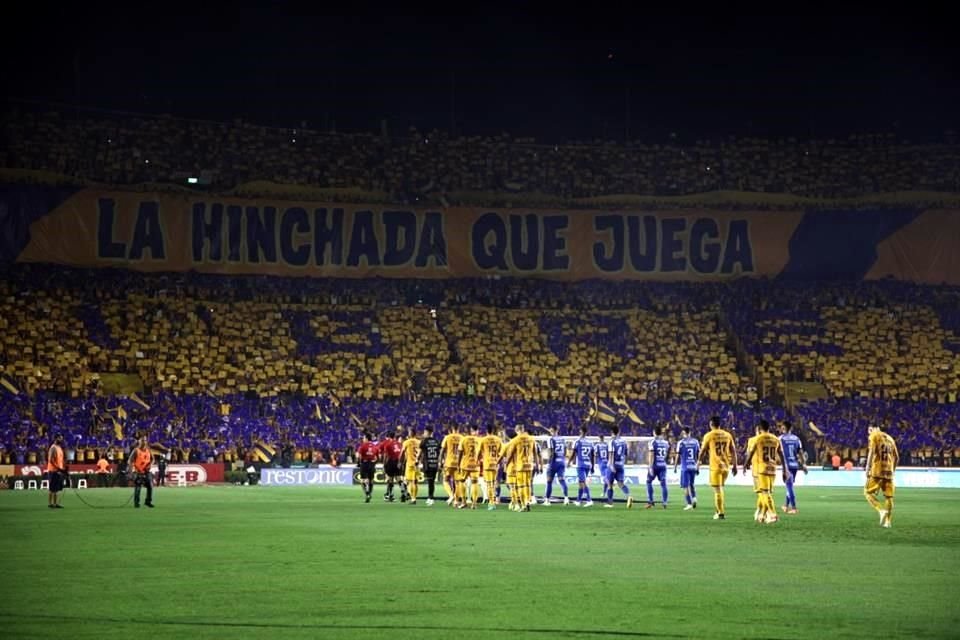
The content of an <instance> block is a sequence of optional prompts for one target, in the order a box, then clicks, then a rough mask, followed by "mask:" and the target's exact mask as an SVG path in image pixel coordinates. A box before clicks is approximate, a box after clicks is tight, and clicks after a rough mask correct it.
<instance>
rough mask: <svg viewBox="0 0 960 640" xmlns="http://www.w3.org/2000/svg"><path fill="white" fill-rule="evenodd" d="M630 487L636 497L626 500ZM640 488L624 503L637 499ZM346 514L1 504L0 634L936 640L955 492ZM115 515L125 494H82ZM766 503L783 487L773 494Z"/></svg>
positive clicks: (302, 503)
mask: <svg viewBox="0 0 960 640" xmlns="http://www.w3.org/2000/svg"><path fill="white" fill-rule="evenodd" d="M640 489H641V490H642V488H640ZM634 492H635V495H637V493H638V492H637V489H636V488H635V489H634ZM382 493H383V488H382V487H378V488H377V490H376V492H375V494H374V495H375V497H374V501H373V502H372V503H370V504H364V503H363V501H362V498H361V492H360V489H359V488H358V487H353V488H347V487H337V488H265V487H234V486H220V487H212V486H211V487H195V488H162V489H160V490H158V491H157V493H156V496H155V500H156V503H157V505H158V507H157V508H156V509H154V510H147V509H144V508H141V509H139V510H135V509H133V506H132V505H129V506H128V507H126V508H123V509H120V508H106V509H92V508H89V507H87V506H85V505H84V504H82V503H81V502H80V501H79V500H78V498H77V496H76V495H75V494H74V493H73V491H71V490H68V491H67V492H66V493H65V495H64V501H63V502H64V505H65V506H66V508H65V509H63V510H59V511H54V510H50V509H47V508H46V506H45V503H46V496H45V494H44V493H41V492H38V491H16V492H15V491H4V492H0V522H2V531H3V533H4V534H5V538H6V540H5V544H4V546H3V551H2V556H0V558H2V560H0V580H2V584H3V585H4V587H5V588H4V593H3V597H2V601H0V637H2V638H5V639H6V638H9V639H10V640H16V639H20V638H44V640H49V639H50V638H51V637H54V638H78V639H81V638H90V639H96V640H102V639H103V638H114V637H139V638H151V639H152V638H226V637H232V638H271V639H275V638H323V639H328V638H389V639H391V640H392V639H395V638H420V639H427V640H429V639H434V638H436V639H441V638H443V639H446V638H451V639H454V640H467V639H473V638H490V637H509V638H512V639H515V638H549V637H551V636H556V637H623V638H631V637H653V638H658V637H665V638H678V637H682V638H688V637H695V638H712V637H722V638H791V639H793V638H865V637H877V638H879V637H883V638H888V637H901V638H946V637H958V635H960V606H958V604H957V602H958V594H960V491H950V490H934V489H915V490H900V491H899V492H898V494H897V507H896V513H895V516H894V522H893V528H892V529H888V530H887V529H881V528H880V526H879V520H878V518H877V516H876V515H875V514H874V512H873V511H872V510H871V509H870V508H869V506H868V505H867V504H866V502H865V501H864V500H863V497H862V495H861V493H860V492H859V491H857V490H851V489H822V488H809V487H808V488H802V489H800V490H799V492H798V502H799V506H800V514H799V515H796V516H784V517H782V518H781V522H780V523H778V524H776V525H769V526H763V525H757V524H755V523H754V522H753V520H752V515H753V509H754V503H753V495H752V493H751V492H749V491H748V490H746V489H742V488H734V489H731V490H729V492H728V520H726V521H724V522H717V521H714V520H712V518H711V516H712V497H711V496H710V494H709V493H706V492H701V494H700V495H701V505H700V508H698V509H697V510H696V511H692V512H683V511H682V510H681V507H682V504H681V502H680V500H678V498H679V496H680V493H679V490H675V492H674V493H673V496H674V498H673V499H674V503H673V504H671V506H670V509H668V510H666V511H664V510H661V509H655V510H651V511H646V510H644V509H643V508H642V507H643V504H642V503H641V504H640V505H639V507H640V508H637V507H634V509H633V510H629V511H628V510H626V509H625V508H624V505H623V504H622V503H621V504H619V505H618V506H617V508H616V509H612V510H611V509H602V508H599V505H597V506H594V507H593V508H592V509H583V508H576V507H572V506H570V507H564V506H561V505H554V506H551V507H549V508H544V507H534V510H533V511H532V512H530V513H512V512H510V511H508V510H506V509H505V508H501V509H499V510H498V511H496V512H492V513H490V512H487V511H485V510H477V511H457V510H453V509H450V508H449V507H446V506H445V505H444V504H442V503H438V504H436V505H434V506H433V507H426V506H425V505H424V504H423V501H422V500H421V501H420V502H419V503H418V504H417V505H416V506H411V505H406V504H401V503H399V502H396V503H393V504H385V503H384V502H383V501H382V499H381V496H382ZM82 495H83V496H84V497H85V498H86V499H87V500H88V501H90V502H92V503H96V504H98V505H104V506H115V505H119V504H122V503H123V502H124V500H126V499H127V497H128V496H129V493H128V490H121V489H109V490H87V491H86V492H84V493H83V494H82ZM778 499H782V489H781V488H778Z"/></svg>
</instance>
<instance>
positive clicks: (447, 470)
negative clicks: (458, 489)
mask: <svg viewBox="0 0 960 640" xmlns="http://www.w3.org/2000/svg"><path fill="white" fill-rule="evenodd" d="M451 477H452V478H453V479H456V477H457V468H456V467H444V468H443V479H444V480H446V479H447V478H451Z"/></svg>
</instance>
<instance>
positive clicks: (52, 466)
mask: <svg viewBox="0 0 960 640" xmlns="http://www.w3.org/2000/svg"><path fill="white" fill-rule="evenodd" d="M66 475H67V467H66V465H65V464H64V461H63V436H62V435H60V434H59V433H58V434H57V435H56V436H54V438H53V444H51V445H50V449H49V450H48V451H47V481H48V482H49V483H50V490H49V492H48V493H47V506H48V507H49V508H51V509H63V505H62V504H60V492H61V491H63V479H64V476H66Z"/></svg>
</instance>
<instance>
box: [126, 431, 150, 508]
mask: <svg viewBox="0 0 960 640" xmlns="http://www.w3.org/2000/svg"><path fill="white" fill-rule="evenodd" d="M130 462H131V464H132V465H133V473H134V476H133V486H134V489H133V506H134V507H135V508H137V509H139V508H140V489H141V488H142V487H146V488H147V499H146V501H145V502H144V503H143V504H144V506H146V507H147V508H149V509H153V479H152V478H151V477H150V467H151V466H153V452H152V451H150V447H149V446H147V437H146V436H140V440H139V441H138V442H137V448H136V449H134V450H133V456H132V460H131V461H130Z"/></svg>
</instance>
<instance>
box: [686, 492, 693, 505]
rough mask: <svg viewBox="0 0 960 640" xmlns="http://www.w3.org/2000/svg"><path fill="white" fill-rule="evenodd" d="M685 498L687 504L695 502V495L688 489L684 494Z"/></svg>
mask: <svg viewBox="0 0 960 640" xmlns="http://www.w3.org/2000/svg"><path fill="white" fill-rule="evenodd" d="M684 498H685V499H686V501H687V504H693V497H692V496H691V495H690V492H689V491H687V493H686V494H685V495H684Z"/></svg>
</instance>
